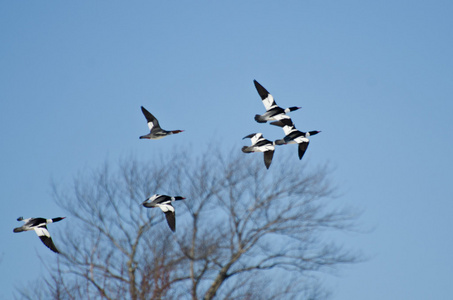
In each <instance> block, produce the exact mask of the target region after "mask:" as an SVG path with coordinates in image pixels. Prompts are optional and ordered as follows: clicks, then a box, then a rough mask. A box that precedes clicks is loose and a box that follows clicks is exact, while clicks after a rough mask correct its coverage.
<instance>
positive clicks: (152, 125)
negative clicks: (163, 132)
mask: <svg viewBox="0 0 453 300" xmlns="http://www.w3.org/2000/svg"><path fill="white" fill-rule="evenodd" d="M141 108H142V113H143V115H144V116H145V118H146V121H148V128H149V130H150V131H151V130H152V129H153V128H160V125H159V121H157V119H156V117H154V116H153V115H152V114H151V113H150V112H149V111H147V110H146V108H144V107H143V106H142V107H141Z"/></svg>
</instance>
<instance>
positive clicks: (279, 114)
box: [253, 80, 300, 123]
mask: <svg viewBox="0 0 453 300" xmlns="http://www.w3.org/2000/svg"><path fill="white" fill-rule="evenodd" d="M253 83H254V84H255V88H256V90H257V91H258V94H260V96H261V100H262V101H263V104H264V107H265V108H266V112H265V113H264V114H262V115H255V121H257V122H258V123H266V122H267V121H279V120H281V119H289V116H287V115H286V114H287V113H289V112H290V111H295V110H298V109H300V107H296V106H292V107H289V108H286V109H283V108H281V107H280V106H277V103H275V100H274V97H272V95H271V94H269V92H268V91H267V90H266V89H265V88H264V87H263V86H262V85H261V84H259V83H258V81H256V80H253Z"/></svg>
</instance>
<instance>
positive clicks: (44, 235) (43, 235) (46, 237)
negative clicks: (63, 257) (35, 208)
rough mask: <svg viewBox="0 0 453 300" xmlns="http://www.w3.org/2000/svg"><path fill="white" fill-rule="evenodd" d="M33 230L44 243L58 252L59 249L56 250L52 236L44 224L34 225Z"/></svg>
mask: <svg viewBox="0 0 453 300" xmlns="http://www.w3.org/2000/svg"><path fill="white" fill-rule="evenodd" d="M35 232H36V234H37V235H38V236H39V238H40V239H41V241H42V242H43V243H44V245H46V246H47V247H48V248H49V249H50V250H52V251H53V252H55V253H60V251H58V249H57V247H55V244H54V243H53V241H52V238H51V237H50V233H49V231H48V230H47V226H46V225H43V226H39V227H36V228H35Z"/></svg>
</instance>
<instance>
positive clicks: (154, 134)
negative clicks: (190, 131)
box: [140, 106, 184, 140]
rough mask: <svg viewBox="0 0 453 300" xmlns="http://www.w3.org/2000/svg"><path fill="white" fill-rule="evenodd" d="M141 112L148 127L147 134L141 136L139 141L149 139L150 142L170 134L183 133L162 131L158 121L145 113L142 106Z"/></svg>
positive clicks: (147, 112) (148, 113)
mask: <svg viewBox="0 0 453 300" xmlns="http://www.w3.org/2000/svg"><path fill="white" fill-rule="evenodd" d="M141 108H142V112H143V114H144V115H145V118H146V121H148V127H149V133H148V134H145V135H142V136H141V137H140V138H141V139H151V140H158V139H161V138H163V137H166V136H167V135H171V134H176V133H180V132H183V131H184V130H170V131H167V130H164V129H162V128H160V125H159V121H157V119H156V118H155V117H154V116H153V115H152V114H151V113H150V112H149V111H147V110H146V109H145V108H144V107H143V106H142V107H141Z"/></svg>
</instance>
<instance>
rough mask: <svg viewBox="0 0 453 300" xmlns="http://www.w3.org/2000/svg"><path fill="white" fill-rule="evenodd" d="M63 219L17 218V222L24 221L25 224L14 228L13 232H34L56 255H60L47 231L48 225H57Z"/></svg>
mask: <svg viewBox="0 0 453 300" xmlns="http://www.w3.org/2000/svg"><path fill="white" fill-rule="evenodd" d="M64 218H65V217H63V218H53V219H44V218H28V219H24V218H22V217H19V218H17V221H24V222H25V224H24V225H23V226H21V227H17V228H14V230H13V232H22V231H28V230H34V231H35V232H36V234H37V235H38V236H39V238H40V239H41V241H42V242H43V243H44V245H46V246H47V247H48V248H49V249H50V250H52V251H53V252H55V253H60V251H58V249H57V247H55V245H54V243H53V242H52V238H51V237H50V233H49V231H48V230H47V226H46V224H49V223H55V222H59V221H61V220H63V219H64Z"/></svg>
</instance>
